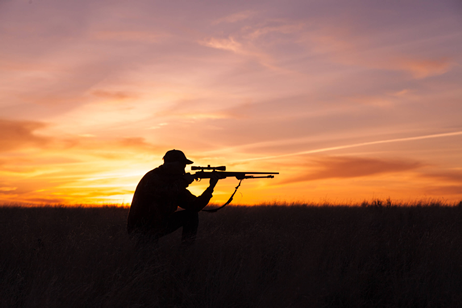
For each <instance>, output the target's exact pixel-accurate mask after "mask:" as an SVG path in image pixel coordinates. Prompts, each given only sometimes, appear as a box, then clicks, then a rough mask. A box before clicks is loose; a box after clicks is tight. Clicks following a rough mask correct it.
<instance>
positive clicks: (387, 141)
mask: <svg viewBox="0 0 462 308" xmlns="http://www.w3.org/2000/svg"><path fill="white" fill-rule="evenodd" d="M460 135H462V131H458V132H450V133H442V134H432V135H425V136H416V137H406V138H396V139H388V140H378V141H370V142H361V143H355V144H348V145H340V146H333V147H327V148H321V149H314V150H307V151H301V152H296V153H289V154H282V155H272V156H265V157H258V158H250V159H245V160H242V161H253V160H262V159H277V158H282V157H290V156H298V155H306V154H315V153H322V152H329V151H335V150H343V149H349V148H355V147H361V146H368V145H375V144H385V143H394V142H406V141H415V140H424V139H432V138H444V137H453V136H460Z"/></svg>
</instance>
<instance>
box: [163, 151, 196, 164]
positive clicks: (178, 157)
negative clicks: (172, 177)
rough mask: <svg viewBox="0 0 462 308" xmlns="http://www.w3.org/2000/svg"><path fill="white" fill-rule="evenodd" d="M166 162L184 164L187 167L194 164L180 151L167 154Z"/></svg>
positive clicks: (164, 158) (165, 156)
mask: <svg viewBox="0 0 462 308" xmlns="http://www.w3.org/2000/svg"><path fill="white" fill-rule="evenodd" d="M163 160H164V162H166V163H172V162H176V161H178V162H182V163H185V164H186V165H189V164H192V163H193V162H192V161H190V160H189V159H187V158H186V155H184V153H183V152H182V151H180V150H175V149H174V150H170V151H167V153H165V155H164V157H163Z"/></svg>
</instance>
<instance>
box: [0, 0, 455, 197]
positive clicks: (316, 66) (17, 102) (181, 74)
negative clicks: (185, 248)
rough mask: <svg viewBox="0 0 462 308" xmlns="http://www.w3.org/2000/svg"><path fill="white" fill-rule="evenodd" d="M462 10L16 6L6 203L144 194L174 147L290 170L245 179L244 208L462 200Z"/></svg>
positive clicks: (1, 104) (0, 18)
mask: <svg viewBox="0 0 462 308" xmlns="http://www.w3.org/2000/svg"><path fill="white" fill-rule="evenodd" d="M461 12H462V6H461V5H460V3H459V2H457V1H455V0H454V1H452V0H444V1H437V2H436V1H435V2H432V1H430V2H426V3H422V2H414V1H408V2H400V3H382V2H370V1H354V2H348V3H346V2H343V1H336V0H334V1H321V0H314V1H293V2H291V3H290V4H287V3H283V2H279V1H259V0H252V1H247V2H243V3H236V2H227V1H223V2H216V3H209V2H203V1H195V2H194V3H192V2H191V3H181V5H180V4H179V3H176V2H174V1H173V2H168V3H154V2H152V1H147V0H141V1H137V2H136V4H133V3H128V2H126V1H118V0H117V1H106V0H103V1H98V2H93V1H86V0H84V1H78V2H72V1H70V2H62V1H56V0H46V1H7V2H2V3H1V4H0V37H1V40H2V47H3V48H1V49H0V204H8V203H17V202H23V203H30V204H84V203H85V204H90V203H94V204H101V203H129V202H130V201H131V197H132V194H133V191H134V189H135V187H136V184H137V183H138V181H139V180H140V178H141V177H142V176H143V175H144V174H145V173H146V172H147V171H149V170H151V169H153V168H155V167H156V166H158V165H160V164H161V163H162V156H163V155H164V153H165V152H166V151H168V150H170V149H173V148H176V149H181V150H183V151H184V152H185V154H186V155H187V156H188V157H189V158H191V159H192V160H193V161H194V162H195V165H209V164H210V165H226V166H227V167H228V170H235V171H246V170H248V171H268V172H270V171H275V172H280V175H278V176H276V177H275V178H274V179H261V180H248V181H244V182H243V184H242V187H241V188H240V190H239V193H238V194H237V195H236V197H235V201H234V202H235V203H241V204H256V203H265V202H270V203H271V202H275V201H280V202H293V201H303V202H308V203H311V202H315V203H316V202H320V201H330V202H332V203H340V202H350V201H351V202H361V201H362V200H371V199H374V198H383V199H384V198H391V199H394V200H417V199H425V198H426V199H438V200H445V201H449V202H458V201H460V200H462V161H461V159H460V158H461V157H462V142H461V141H462V122H461V120H460V118H461V116H462V88H461V87H460V84H461V82H462V55H461V53H460V50H462V31H461V30H462V20H461V19H460V13H461ZM188 170H189V169H188ZM236 184H237V181H236V180H235V179H226V180H223V181H221V182H220V183H219V184H218V186H217V188H216V192H215V194H214V198H213V199H212V202H214V203H222V202H224V201H226V200H227V198H228V197H229V195H230V194H231V193H232V191H233V189H234V187H235V186H236ZM206 185H207V184H206V181H204V182H200V183H195V184H193V185H192V186H191V191H192V192H193V193H195V194H200V193H201V191H202V190H203V189H204V188H205V187H206Z"/></svg>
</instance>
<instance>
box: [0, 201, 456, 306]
mask: <svg viewBox="0 0 462 308" xmlns="http://www.w3.org/2000/svg"><path fill="white" fill-rule="evenodd" d="M127 213H128V209H127V208H117V207H103V208H83V207H81V208H64V207H60V208H53V207H41V208H20V207H3V208H0V247H1V251H0V283H1V286H2V287H1V288H0V307H79V308H80V307H462V226H461V222H462V206H456V207H449V206H438V205H432V206H413V207H394V206H389V207H387V206H382V204H377V203H375V206H367V207H366V206H363V207H329V206H324V207H305V206H292V207H282V206H266V207H265V206H255V207H231V206H229V207H227V208H225V209H223V210H221V211H219V212H218V213H215V214H210V213H203V212H202V213H201V214H200V226H199V236H198V239H197V241H196V245H195V246H194V247H193V248H190V249H182V248H180V246H179V242H180V232H179V231H177V232H175V233H174V234H172V235H170V236H168V237H166V238H163V239H161V241H160V243H159V246H158V247H157V248H155V249H152V250H141V251H137V250H135V241H134V240H133V239H130V238H129V237H128V235H127V234H126V233H125V221H126V217H127Z"/></svg>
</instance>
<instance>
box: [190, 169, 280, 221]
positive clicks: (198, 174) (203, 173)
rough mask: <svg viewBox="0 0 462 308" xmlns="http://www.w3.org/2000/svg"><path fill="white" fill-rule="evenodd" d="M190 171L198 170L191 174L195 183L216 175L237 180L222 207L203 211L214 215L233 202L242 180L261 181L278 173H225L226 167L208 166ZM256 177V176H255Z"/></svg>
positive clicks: (220, 177)
mask: <svg viewBox="0 0 462 308" xmlns="http://www.w3.org/2000/svg"><path fill="white" fill-rule="evenodd" d="M191 170H199V171H197V172H196V173H194V174H191V175H192V176H193V177H194V179H195V180H196V181H200V180H201V179H210V177H211V176H212V175H217V176H218V177H219V179H225V178H227V177H235V178H236V179H238V180H239V184H238V185H237V186H236V189H235V190H234V192H233V194H232V195H231V197H230V198H229V200H228V201H227V202H226V203H225V204H223V205H222V206H220V207H218V208H215V209H211V210H203V211H205V212H210V213H214V212H216V211H218V210H219V209H222V208H224V207H225V206H227V205H228V204H230V203H231V201H233V197H234V195H235V194H236V192H237V189H238V188H239V186H241V182H242V180H244V179H261V178H270V179H272V178H274V175H273V174H279V172H238V171H226V166H219V167H210V165H208V166H207V167H199V166H192V167H191ZM206 170H211V171H206ZM255 175H256V176H255Z"/></svg>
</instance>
